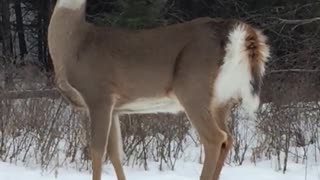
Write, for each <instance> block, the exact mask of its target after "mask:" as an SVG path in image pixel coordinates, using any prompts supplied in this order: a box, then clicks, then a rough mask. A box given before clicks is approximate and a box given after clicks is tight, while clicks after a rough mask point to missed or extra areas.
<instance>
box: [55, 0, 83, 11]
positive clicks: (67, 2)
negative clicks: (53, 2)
mask: <svg viewBox="0 0 320 180" xmlns="http://www.w3.org/2000/svg"><path fill="white" fill-rule="evenodd" d="M85 3H86V0H58V2H57V7H58V8H59V7H62V8H67V9H72V10H77V9H80V8H81V7H82V6H83V5H85Z"/></svg>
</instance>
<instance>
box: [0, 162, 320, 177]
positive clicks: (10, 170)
mask: <svg viewBox="0 0 320 180" xmlns="http://www.w3.org/2000/svg"><path fill="white" fill-rule="evenodd" d="M152 165H154V166H152V168H151V169H150V170H149V171H144V170H142V169H137V168H130V167H127V166H125V171H126V174H127V179H128V180H143V179H146V180H147V179H148V180H149V179H152V180H177V179H178V180H196V179H199V175H200V172H201V167H202V165H201V164H198V163H186V162H184V163H182V162H179V164H178V165H177V166H176V170H175V171H170V170H165V171H159V170H157V167H156V165H155V164H152ZM271 165H272V162H271V161H263V162H260V163H257V165H254V164H250V163H248V164H244V165H242V166H234V167H231V166H229V165H226V166H225V168H224V169H223V171H222V174H221V178H220V179H221V180H234V179H236V178H237V179H238V178H240V177H241V179H246V180H257V179H259V180H304V179H305V176H306V175H307V177H306V179H307V180H319V179H320V166H316V165H312V166H308V168H307V171H306V167H305V165H302V164H294V163H290V164H289V166H288V171H287V173H286V174H283V173H282V172H281V171H279V172H276V171H274V170H273V169H272V168H271ZM305 172H307V173H305ZM55 175H57V176H56V177H55ZM20 179H21V180H29V179H30V180H56V179H59V180H89V179H91V172H89V171H86V172H79V171H76V170H74V169H59V170H58V171H50V170H49V171H45V172H42V171H41V170H40V169H37V168H35V169H34V168H30V167H29V168H28V167H24V166H19V165H13V164H9V163H4V162H0V180H20ZM102 179H103V180H106V179H116V177H115V173H114V171H113V168H112V166H111V165H110V164H107V165H105V166H104V172H103V178H102Z"/></svg>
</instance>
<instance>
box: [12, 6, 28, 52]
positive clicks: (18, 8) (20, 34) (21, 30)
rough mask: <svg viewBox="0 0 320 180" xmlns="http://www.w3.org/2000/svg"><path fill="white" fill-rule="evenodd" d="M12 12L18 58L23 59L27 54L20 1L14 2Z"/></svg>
mask: <svg viewBox="0 0 320 180" xmlns="http://www.w3.org/2000/svg"><path fill="white" fill-rule="evenodd" d="M14 10H15V13H16V21H17V22H16V23H17V26H16V29H17V32H18V38H19V49H20V57H21V58H23V57H24V56H25V55H26V54H27V45H26V40H25V35H24V25H23V17H22V11H21V1H20V0H16V1H15V2H14Z"/></svg>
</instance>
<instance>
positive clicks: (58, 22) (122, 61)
mask: <svg viewBox="0 0 320 180" xmlns="http://www.w3.org/2000/svg"><path fill="white" fill-rule="evenodd" d="M84 12H85V5H84V6H83V7H82V8H81V9H79V10H69V9H63V8H56V9H55V11H54V13H53V16H52V19H51V22H50V26H49V36H48V38H49V40H48V42H49V48H50V54H51V56H52V59H53V64H54V69H55V75H56V85H57V87H58V89H59V90H60V92H61V94H63V96H64V97H65V98H66V99H67V100H68V101H69V102H70V103H71V104H73V106H75V107H78V108H82V109H85V110H87V111H88V113H89V115H90V119H91V134H92V140H91V145H92V147H91V149H92V151H91V153H92V164H93V180H100V179H101V168H102V167H101V165H102V163H103V161H102V160H103V157H104V155H105V151H106V149H107V152H108V155H109V156H110V159H111V161H112V164H113V165H114V168H115V170H116V174H117V177H118V180H125V175H124V172H123V168H122V166H121V159H120V154H119V153H120V151H121V146H120V144H119V143H121V134H119V131H120V127H119V126H116V124H117V123H119V122H118V121H119V120H118V118H116V117H117V116H118V115H121V114H123V113H124V112H121V110H120V109H121V107H122V106H123V105H126V104H128V103H130V102H134V101H135V100H137V99H140V98H156V99H157V98H163V97H169V98H176V99H177V101H178V102H179V104H181V106H182V107H183V109H184V111H185V112H186V114H187V116H188V118H189V119H190V121H191V123H192V124H193V126H194V127H195V128H196V130H197V131H198V133H199V135H200V139H201V142H202V143H203V145H204V150H205V161H204V165H203V170H202V173H201V178H200V179H201V180H217V179H218V177H219V174H220V171H221V169H222V166H223V162H224V160H225V158H226V156H227V153H228V151H229V150H230V148H231V146H232V138H231V135H230V133H229V132H228V129H227V126H226V119H227V118H228V113H229V112H230V108H231V106H232V104H231V102H230V104H224V105H217V104H212V99H213V98H214V94H213V85H214V81H215V78H216V76H217V74H218V69H219V67H220V66H221V65H222V63H223V58H224V56H225V45H226V44H227V43H228V42H227V40H228V38H227V35H228V32H229V31H230V29H231V28H232V27H233V25H234V24H235V21H234V20H224V19H212V18H198V19H195V20H193V21H189V22H186V23H182V24H176V25H171V26H167V27H159V28H155V29H150V30H139V31H129V30H125V29H118V28H102V27H96V26H94V25H92V24H89V23H87V22H85V18H84V14H85V13H84ZM248 28H250V27H249V26H248ZM254 32H255V31H252V33H250V34H249V35H248V40H247V41H248V44H247V49H248V50H249V51H250V57H252V71H255V69H256V68H259V65H260V64H259V63H255V60H256V59H259V58H257V57H259V53H258V52H257V51H259V47H258V46H259V44H256V42H257V41H258V40H257V38H256V36H255V34H254ZM256 53H257V54H256ZM119 135H120V137H119Z"/></svg>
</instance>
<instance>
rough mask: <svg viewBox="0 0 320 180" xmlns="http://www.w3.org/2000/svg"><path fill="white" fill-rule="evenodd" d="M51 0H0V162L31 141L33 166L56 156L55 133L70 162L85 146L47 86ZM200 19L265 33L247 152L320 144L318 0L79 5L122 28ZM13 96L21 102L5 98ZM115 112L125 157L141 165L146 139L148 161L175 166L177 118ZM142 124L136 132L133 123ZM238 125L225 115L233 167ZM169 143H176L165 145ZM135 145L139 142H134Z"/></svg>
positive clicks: (180, 128) (98, 0) (99, 1)
mask: <svg viewBox="0 0 320 180" xmlns="http://www.w3.org/2000/svg"><path fill="white" fill-rule="evenodd" d="M55 3H56V0H1V2H0V113H1V114H0V135H2V136H0V159H2V160H4V161H5V160H10V161H12V160H13V159H14V158H15V157H16V156H21V157H22V158H20V159H23V161H25V160H26V158H27V157H28V156H27V154H28V153H30V151H29V149H30V147H35V149H36V150H38V151H37V152H39V153H38V154H37V153H34V154H35V155H36V156H40V157H39V158H38V159H40V160H39V161H40V163H41V164H44V165H47V164H48V163H49V162H50V161H51V160H52V158H53V156H55V155H56V152H57V144H59V143H60V140H61V139H64V140H65V143H66V144H67V145H66V147H67V150H66V152H65V153H66V159H69V160H70V162H74V161H76V154H77V153H79V152H80V153H79V154H81V156H80V161H86V160H87V159H88V158H87V144H86V143H85V142H83V139H86V138H83V135H86V132H85V129H86V125H80V124H78V123H77V122H79V121H81V122H82V118H79V115H78V114H77V113H74V112H73V111H72V110H70V109H68V108H67V106H66V105H65V104H62V103H61V102H60V101H59V100H58V99H59V97H60V95H59V94H58V93H57V92H56V91H55V88H54V86H53V77H54V75H53V69H52V68H53V66H52V63H51V59H50V56H49V52H48V46H47V28H48V23H49V21H50V16H51V13H52V10H53V7H54V5H55ZM203 16H210V17H223V18H237V19H241V20H245V21H247V22H249V23H251V24H253V25H255V26H257V27H258V28H260V29H262V30H263V31H264V32H265V33H266V35H267V36H268V37H269V42H270V44H271V47H272V58H271V60H270V62H269V63H268V69H267V71H266V73H267V75H266V78H265V80H264V84H263V87H262V100H263V102H264V103H267V102H271V103H270V104H268V103H267V104H266V107H265V108H263V109H262V110H261V112H260V116H259V119H258V120H257V122H258V123H257V131H258V132H259V133H258V134H259V138H260V135H261V139H259V140H257V141H258V142H257V144H258V145H257V146H255V147H253V149H254V150H253V152H255V153H256V154H255V155H253V156H254V157H255V158H256V156H258V155H257V154H258V153H261V154H262V152H270V151H271V150H274V151H275V152H276V153H279V154H280V152H285V153H286V154H288V152H289V147H291V146H295V147H305V146H307V145H309V144H317V148H318V149H319V151H320V145H319V144H320V142H318V141H320V138H319V128H320V120H319V114H320V112H319V111H320V110H319V109H320V108H319V107H320V104H319V100H320V1H318V0H259V1H255V0H88V6H87V20H88V21H89V22H91V23H95V24H97V25H99V26H119V27H124V28H130V29H141V28H152V27H157V26H164V25H169V24H173V23H178V22H184V21H187V20H191V19H193V18H196V17H203ZM41 98H42V100H41ZM17 99H19V100H20V99H22V101H19V100H18V101H14V100H17ZM52 99H53V100H52ZM234 115H235V116H236V113H235V114H234ZM65 117H67V118H65ZM236 117H238V116H236ZM123 118H124V119H126V120H127V121H129V122H130V123H123V126H122V131H123V134H124V142H125V143H124V144H125V147H124V148H125V152H126V155H127V157H128V159H130V158H133V157H132V156H135V157H134V158H133V159H135V161H141V162H143V163H144V164H143V165H144V166H145V167H146V166H147V165H146V159H147V154H148V147H147V146H148V145H149V143H150V144H153V145H154V146H155V147H156V148H155V149H157V153H158V154H157V155H155V156H154V158H155V159H158V160H159V159H160V160H159V161H161V164H162V160H164V161H165V163H171V164H170V166H172V168H174V162H172V161H171V160H172V159H174V158H176V156H175V155H177V154H178V155H179V153H182V151H183V148H184V147H183V140H184V138H185V137H186V136H187V135H188V130H189V127H190V124H188V123H186V122H187V121H186V120H185V119H184V117H182V116H169V115H165V116H160V115H159V116H158V115H157V116H155V117H151V116H148V115H147V116H144V118H141V116H130V117H123ZM58 119H60V121H59V120H58ZM143 119H149V120H150V119H151V120H152V121H151V120H150V121H148V122H143V121H142V120H143ZM158 119H166V121H167V122H168V124H165V123H159V121H157V120H158ZM302 119H303V120H302ZM83 122H84V124H86V123H87V122H86V121H83ZM141 123H143V124H144V126H145V127H146V128H145V129H142V128H141V127H140V126H141ZM239 123H240V122H238V121H235V120H234V118H233V120H232V121H231V124H230V127H231V129H232V132H233V134H234V135H235V146H234V147H235V148H234V151H233V152H232V154H233V155H232V159H233V161H234V162H236V163H237V164H242V162H243V157H244V156H243V155H244V154H245V153H246V152H247V150H248V143H250V142H248V141H246V140H244V139H243V138H244V137H243V136H242V135H241V133H239V128H240V127H241V126H240V125H239ZM173 132H174V133H173ZM306 132H307V133H306ZM157 133H159V134H162V135H163V136H164V139H161V138H160V137H159V136H158V135H157ZM34 134H37V135H38V136H37V137H35V136H34ZM135 134H137V135H136V136H134V138H133V139H131V136H133V135H135ZM283 135H285V136H283ZM147 137H148V138H149V137H151V140H149V139H148V138H147ZM257 137H258V135H257ZM283 137H284V138H283ZM195 141H196V140H195ZM316 141H317V143H315V142H316ZM146 142H148V143H146ZM171 142H175V143H176V144H178V146H175V147H171V146H170V143H171ZM140 145H141V147H142V148H140V149H139V148H136V147H140ZM260 145H261V146H260ZM172 148H173V149H172ZM12 149H13V150H12ZM22 149H24V150H25V151H22ZM260 149H262V150H260ZM270 149H271V150H270ZM171 151H172V152H175V153H176V154H172V153H170V152H171ZM159 154H160V155H159ZM178 155H177V156H178ZM149 157H150V155H149ZM299 157H301V156H298V155H297V159H299ZM171 158H172V159H171ZM304 158H305V156H304V155H303V160H304ZM279 161H280V160H279ZM128 163H129V161H128ZM279 163H280V162H279ZM82 166H85V165H84V164H83V165H82ZM284 171H285V167H284Z"/></svg>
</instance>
